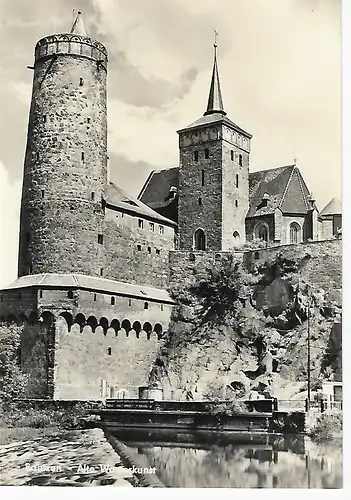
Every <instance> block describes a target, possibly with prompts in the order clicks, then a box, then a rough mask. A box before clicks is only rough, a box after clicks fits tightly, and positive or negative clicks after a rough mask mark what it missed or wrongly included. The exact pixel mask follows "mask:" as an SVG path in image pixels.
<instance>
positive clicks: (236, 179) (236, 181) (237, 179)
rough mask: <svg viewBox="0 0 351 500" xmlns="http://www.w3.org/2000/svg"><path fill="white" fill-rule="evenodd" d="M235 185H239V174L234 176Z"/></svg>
mask: <svg viewBox="0 0 351 500" xmlns="http://www.w3.org/2000/svg"><path fill="white" fill-rule="evenodd" d="M235 185H236V187H239V175H238V174H236V176H235Z"/></svg>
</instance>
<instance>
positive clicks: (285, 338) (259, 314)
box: [150, 248, 341, 399]
mask: <svg viewBox="0 0 351 500" xmlns="http://www.w3.org/2000/svg"><path fill="white" fill-rule="evenodd" d="M285 255H286V254H285V253H282V252H280V253H279V252H275V253H274V254H273V257H272V256H270V258H267V256H265V255H263V258H261V259H257V261H256V262H255V265H254V266H251V268H250V267H249V271H247V267H246V268H244V266H242V265H240V264H238V263H237V262H234V260H233V259H230V256H227V257H225V258H222V260H221V261H220V262H218V261H217V262H215V263H211V264H209V265H208V266H206V265H201V266H199V267H195V268H194V272H193V274H192V275H191V276H190V277H189V279H188V281H187V282H186V283H185V286H184V285H183V286H182V287H181V288H180V287H174V289H173V290H172V293H173V297H174V298H175V300H176V301H177V304H178V305H177V307H176V308H175V309H174V312H173V318H172V323H171V327H170V331H169V334H168V337H167V338H166V339H165V341H164V344H163V347H162V348H161V349H160V352H159V356H158V359H157V362H156V364H155V366H154V368H153V370H152V372H151V375H150V382H151V383H158V384H161V385H162V387H163V390H164V395H165V398H174V399H192V398H194V399H203V398H205V399H207V398H211V399H212V398H232V397H249V395H250V394H251V397H255V396H256V397H260V396H261V397H262V396H274V397H278V398H279V399H291V398H298V397H299V394H300V396H301V398H304V397H305V395H304V394H303V391H305V390H306V388H307V339H308V330H309V332H310V346H311V365H310V366H311V382H312V390H317V389H318V388H319V387H320V380H319V379H320V378H321V377H326V376H328V375H330V373H332V372H334V373H336V372H338V371H339V372H341V326H340V321H341V320H340V318H341V273H339V277H340V280H339V281H338V275H337V274H336V273H335V269H337V264H338V263H337V262H335V260H336V256H335V255H331V257H330V258H332V259H333V261H332V263H331V264H332V265H329V264H330V263H329V262H328V258H327V257H325V258H324V259H321V258H320V256H314V255H313V254H312V256H311V255H309V254H308V248H307V249H306V250H305V252H303V251H301V249H299V252H298V254H297V255H295V256H294V254H293V253H290V254H289V255H288V258H287V257H285ZM339 257H340V256H339ZM313 265H314V266H315V274H316V279H315V280H313V279H311V277H312V273H311V269H312V268H313ZM328 265H329V269H330V273H331V276H330V277H329V280H328ZM321 266H323V273H322V274H323V286H321V283H320V280H321V274H320V273H319V267H321ZM339 267H341V260H340V258H339ZM306 277H307V278H308V282H307V280H306ZM328 283H329V285H328ZM228 297H230V298H231V299H230V300H228ZM216 301H217V303H216ZM338 332H339V333H338Z"/></svg>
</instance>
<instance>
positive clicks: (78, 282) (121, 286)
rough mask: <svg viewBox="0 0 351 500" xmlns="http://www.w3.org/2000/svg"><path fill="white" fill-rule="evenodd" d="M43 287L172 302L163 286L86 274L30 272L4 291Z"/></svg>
mask: <svg viewBox="0 0 351 500" xmlns="http://www.w3.org/2000/svg"><path fill="white" fill-rule="evenodd" d="M28 287H41V288H46V287H47V288H59V287H61V288H62V287H63V288H81V289H86V290H96V291H100V292H106V293H115V294H117V295H125V296H133V297H138V298H142V299H153V300H159V301H163V302H169V303H172V302H173V301H172V299H171V298H170V296H169V294H168V292H167V291H166V290H163V289H161V288H152V287H149V286H143V285H132V284H130V283H123V282H122V281H115V280H109V279H107V278H99V277H95V276H86V275H84V274H60V273H57V274H49V273H48V274H30V275H28V276H21V277H20V278H18V279H17V280H16V281H15V282H14V283H12V284H11V285H9V286H8V287H6V288H4V289H3V290H2V291H4V292H5V291H6V290H8V291H10V290H17V289H19V288H28Z"/></svg>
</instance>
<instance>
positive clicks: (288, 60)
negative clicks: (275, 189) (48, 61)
mask: <svg viewBox="0 0 351 500" xmlns="http://www.w3.org/2000/svg"><path fill="white" fill-rule="evenodd" d="M73 9H76V10H79V9H80V10H82V11H83V16H84V22H85V25H86V28H87V30H88V32H89V35H90V36H92V37H93V38H97V39H98V40H100V41H101V42H103V43H104V44H105V46H106V47H107V49H108V52H109V70H108V71H109V74H108V96H109V98H108V149H109V157H110V161H109V167H110V171H109V176H110V179H111V180H112V181H114V182H116V183H118V184H119V185H121V187H123V188H124V190H125V191H127V192H129V193H130V194H132V195H136V194H138V192H139V190H140V188H141V186H142V185H143V183H144V181H145V179H146V177H147V175H148V174H149V172H150V171H151V170H153V169H160V168H166V167H170V166H174V165H177V164H178V136H177V133H176V131H177V130H179V129H181V128H184V127H185V126H187V125H188V124H190V123H191V122H193V121H195V120H196V119H197V118H199V117H200V116H202V115H203V113H204V111H205V109H206V104H207V97H208V91H209V84H210V77H211V71H212V61H213V40H214V29H216V30H217V32H218V33H219V37H218V65H219V73H220V81H221V87H222V95H223V101H224V107H225V110H226V112H227V115H228V117H229V118H230V119H231V120H233V121H234V122H235V123H237V124H238V125H239V126H240V127H242V128H244V129H245V130H247V131H248V132H250V133H251V134H252V135H253V139H252V143H251V160H250V170H251V171H255V170H263V169H267V168H273V167H277V166H281V165H286V164H291V163H293V162H294V158H297V164H298V166H299V168H300V169H301V172H302V175H303V177H304V179H305V181H306V182H307V185H308V187H309V189H310V190H311V191H312V192H313V194H314V195H315V198H316V201H317V206H318V208H319V209H320V210H321V209H322V208H323V207H324V206H325V205H326V204H327V203H328V202H329V200H330V199H331V198H333V197H334V196H335V197H337V198H339V199H341V35H340V10H341V9H340V1H339V0H269V1H268V0H221V1H219V0H31V1H30V2H29V1H25V0H0V237H1V240H0V287H2V286H6V285H8V284H9V283H10V282H11V281H13V280H14V279H15V278H16V273H17V252H18V221H19V209H20V195H21V183H22V172H23V157H24V150H25V145H26V133H27V124H28V112H29V104H30V95H31V85H32V77H33V73H32V71H30V70H28V69H27V66H28V65H32V63H33V53H34V46H35V43H36V41H37V40H38V39H39V38H41V37H43V36H45V35H48V34H51V33H54V32H56V33H58V32H67V31H69V30H70V28H71V25H72V20H73V12H72V10H73Z"/></svg>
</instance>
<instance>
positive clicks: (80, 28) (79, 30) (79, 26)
mask: <svg viewBox="0 0 351 500" xmlns="http://www.w3.org/2000/svg"><path fill="white" fill-rule="evenodd" d="M73 12H74V11H73ZM70 33H74V34H75V35H83V36H88V33H87V30H86V29H85V26H84V22H83V18H82V13H81V11H80V10H78V12H77V15H76V16H75V18H74V21H73V26H72V28H71V31H70Z"/></svg>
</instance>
